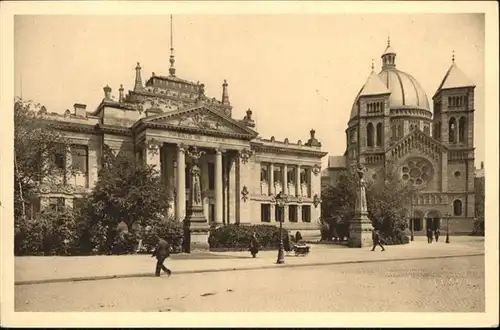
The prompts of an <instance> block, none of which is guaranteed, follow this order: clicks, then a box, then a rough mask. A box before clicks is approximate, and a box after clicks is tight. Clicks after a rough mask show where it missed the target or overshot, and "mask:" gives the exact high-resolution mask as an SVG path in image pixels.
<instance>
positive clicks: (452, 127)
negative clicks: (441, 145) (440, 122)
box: [448, 117, 457, 143]
mask: <svg viewBox="0 0 500 330" xmlns="http://www.w3.org/2000/svg"><path fill="white" fill-rule="evenodd" d="M456 130H457V120H456V119H455V117H451V119H450V123H449V125H448V142H450V143H456V142H457V141H456V138H455V136H456Z"/></svg>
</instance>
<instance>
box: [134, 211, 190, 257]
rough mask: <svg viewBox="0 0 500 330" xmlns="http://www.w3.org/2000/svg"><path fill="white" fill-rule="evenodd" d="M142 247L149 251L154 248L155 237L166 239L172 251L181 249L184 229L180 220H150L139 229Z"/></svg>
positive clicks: (176, 251)
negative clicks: (148, 223) (149, 222)
mask: <svg viewBox="0 0 500 330" xmlns="http://www.w3.org/2000/svg"><path fill="white" fill-rule="evenodd" d="M140 233H141V238H142V244H143V248H144V250H145V251H146V252H151V251H153V249H154V248H155V246H156V244H157V242H158V240H157V237H160V238H163V239H164V240H166V241H167V242H168V243H169V244H170V246H171V247H172V250H173V251H172V252H173V253H179V252H181V251H182V242H183V235H184V229H183V226H182V223H181V222H178V221H176V220H174V219H168V220H160V221H155V222H152V223H151V224H150V225H148V226H146V227H144V228H142V227H141V229H140Z"/></svg>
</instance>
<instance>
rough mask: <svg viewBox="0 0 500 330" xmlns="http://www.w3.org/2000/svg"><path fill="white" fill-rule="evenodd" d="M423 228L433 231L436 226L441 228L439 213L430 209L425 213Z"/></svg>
mask: <svg viewBox="0 0 500 330" xmlns="http://www.w3.org/2000/svg"><path fill="white" fill-rule="evenodd" d="M425 228H426V229H429V228H430V229H432V230H433V231H434V230H436V229H437V228H441V213H439V211H436V210H430V211H428V212H427V214H426V215H425Z"/></svg>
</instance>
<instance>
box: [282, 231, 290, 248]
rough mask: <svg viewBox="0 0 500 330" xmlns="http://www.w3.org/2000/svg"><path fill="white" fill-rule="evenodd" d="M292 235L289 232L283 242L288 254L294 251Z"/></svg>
mask: <svg viewBox="0 0 500 330" xmlns="http://www.w3.org/2000/svg"><path fill="white" fill-rule="evenodd" d="M291 236H292V235H290V234H289V233H288V231H287V232H286V233H285V237H284V240H283V248H284V249H285V251H286V252H290V251H292V237H291Z"/></svg>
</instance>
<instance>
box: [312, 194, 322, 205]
mask: <svg viewBox="0 0 500 330" xmlns="http://www.w3.org/2000/svg"><path fill="white" fill-rule="evenodd" d="M319 203H321V198H320V197H319V196H318V194H314V198H313V204H314V208H317V207H318V205H319Z"/></svg>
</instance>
